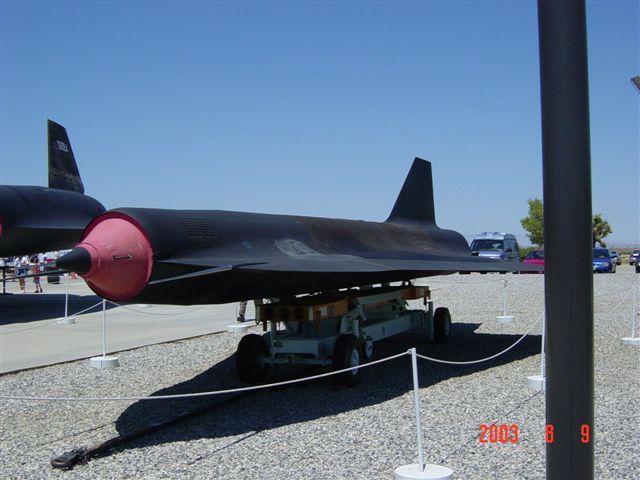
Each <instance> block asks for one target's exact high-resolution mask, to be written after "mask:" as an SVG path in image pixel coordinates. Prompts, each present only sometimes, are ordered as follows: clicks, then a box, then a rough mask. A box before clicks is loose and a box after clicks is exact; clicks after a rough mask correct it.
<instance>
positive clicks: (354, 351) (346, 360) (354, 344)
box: [333, 334, 363, 387]
mask: <svg viewBox="0 0 640 480" xmlns="http://www.w3.org/2000/svg"><path fill="white" fill-rule="evenodd" d="M362 359H363V356H362V345H361V344H360V340H359V339H358V338H357V337H356V336H355V335H351V334H344V335H340V336H339V337H338V339H337V340H336V343H335V345H334V346H333V370H334V371H336V370H342V369H343V368H349V367H355V366H356V365H361V364H362ZM337 380H338V381H339V382H340V383H343V384H344V385H346V386H347V387H353V386H354V385H357V384H358V383H360V369H359V368H358V369H356V370H351V371H350V372H344V373H340V374H338V375H337Z"/></svg>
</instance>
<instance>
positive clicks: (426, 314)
mask: <svg viewBox="0 0 640 480" xmlns="http://www.w3.org/2000/svg"><path fill="white" fill-rule="evenodd" d="M416 299H422V301H423V302H422V308H421V309H415V310H411V309H409V308H408V303H407V301H408V300H416ZM256 322H258V323H261V324H262V326H263V331H264V332H265V334H263V335H257V334H248V335H245V336H244V337H242V339H241V340H240V343H239V345H238V350H237V354H236V367H237V372H238V376H239V377H240V379H241V380H243V381H245V382H248V383H258V382H262V381H264V380H265V379H266V377H267V375H268V373H269V369H270V368H275V367H277V366H279V365H320V366H331V367H332V368H333V370H342V369H345V368H349V367H356V366H358V365H361V364H362V363H363V362H364V361H365V360H369V359H371V358H372V357H373V347H374V344H375V342H377V341H378V340H383V339H385V338H389V337H393V336H394V335H398V334H401V333H404V332H407V331H409V330H420V331H422V332H423V335H424V336H425V337H426V338H427V339H429V340H433V341H435V342H436V343H446V342H447V341H448V340H449V337H450V335H451V316H450V314H449V310H448V309H446V308H437V309H436V310H435V312H434V310H433V301H432V300H431V292H430V291H429V288H428V287H423V286H414V285H411V284H409V283H405V284H403V285H401V286H397V287H383V286H381V287H375V288H373V287H371V288H364V289H351V290H346V291H339V292H332V293H323V294H317V295H309V296H303V297H297V298H294V299H292V300H290V301H277V300H274V301H273V302H272V303H262V302H260V301H258V302H257V303H256ZM425 334H426V335H425ZM359 378H360V377H359V369H355V370H351V371H349V372H344V373H341V374H339V379H340V380H341V381H342V382H343V383H345V384H346V385H348V386H352V385H355V384H356V383H358V381H359Z"/></svg>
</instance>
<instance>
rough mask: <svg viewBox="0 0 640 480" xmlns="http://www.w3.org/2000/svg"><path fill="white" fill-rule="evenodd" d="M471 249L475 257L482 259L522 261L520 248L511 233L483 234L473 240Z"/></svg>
mask: <svg viewBox="0 0 640 480" xmlns="http://www.w3.org/2000/svg"><path fill="white" fill-rule="evenodd" d="M470 248H471V253H472V254H473V255H478V256H480V257H488V258H495V259H498V260H513V261H516V262H519V261H520V247H519V246H518V241H517V240H516V237H515V236H514V235H513V234H511V233H501V232H484V233H481V234H480V235H476V236H475V237H474V238H473V240H472V242H471V246H470Z"/></svg>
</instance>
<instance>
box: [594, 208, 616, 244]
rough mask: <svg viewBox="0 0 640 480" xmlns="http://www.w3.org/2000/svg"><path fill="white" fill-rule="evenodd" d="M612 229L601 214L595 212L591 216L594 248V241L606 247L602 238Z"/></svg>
mask: <svg viewBox="0 0 640 480" xmlns="http://www.w3.org/2000/svg"><path fill="white" fill-rule="evenodd" d="M612 231H613V230H612V229H611V225H609V222H607V221H606V220H605V219H604V218H602V214H601V213H596V214H595V215H594V216H593V247H594V248H595V246H596V243H599V244H600V246H601V247H605V248H606V246H607V244H606V243H604V241H603V239H604V237H606V236H607V235H609V234H610V233H611V232H612Z"/></svg>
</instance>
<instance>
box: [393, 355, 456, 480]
mask: <svg viewBox="0 0 640 480" xmlns="http://www.w3.org/2000/svg"><path fill="white" fill-rule="evenodd" d="M409 351H410V352H411V367H412V370H413V400H414V405H415V410H416V437H417V444H418V463H417V464H415V463H412V464H409V465H403V466H401V467H398V468H396V469H395V472H394V473H395V476H396V477H395V478H396V480H414V479H429V480H453V470H451V469H450V468H447V467H443V466H440V465H432V464H425V463H424V461H423V458H422V429H421V426H420V425H421V420H420V391H419V385H418V361H417V357H416V349H415V348H412V349H410V350H409Z"/></svg>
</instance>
